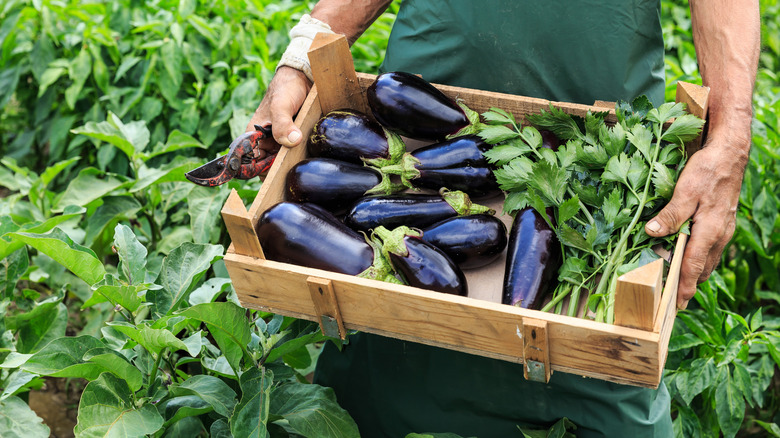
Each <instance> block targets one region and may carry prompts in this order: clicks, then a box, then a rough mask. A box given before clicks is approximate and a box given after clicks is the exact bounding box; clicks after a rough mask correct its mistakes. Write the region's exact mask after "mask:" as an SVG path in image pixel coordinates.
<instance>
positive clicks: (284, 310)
mask: <svg viewBox="0 0 780 438" xmlns="http://www.w3.org/2000/svg"><path fill="white" fill-rule="evenodd" d="M225 263H226V265H227V268H228V271H229V273H230V278H231V279H232V280H233V287H234V288H235V289H236V292H237V294H238V295H239V296H240V297H241V302H242V305H244V306H246V307H249V308H259V309H263V310H266V311H272V312H275V313H279V314H282V315H293V316H295V317H298V318H304V319H308V320H310V321H317V318H318V315H319V314H318V313H317V310H316V309H315V307H314V304H313V302H312V300H311V295H310V293H309V287H308V283H307V281H308V278H309V277H318V278H323V279H328V280H331V281H332V282H333V287H334V290H335V293H336V296H337V297H338V299H339V303H340V305H339V309H340V312H341V315H342V319H343V321H344V326H345V327H346V328H347V329H353V330H361V331H366V332H370V333H377V334H381V335H386V336H392V337H394V338H398V339H405V340H410V341H413V342H419V343H423V344H428V345H434V346H438V347H444V348H450V349H454V350H458V351H464V352H467V353H472V354H480V355H482V356H486V357H493V358H497V359H502V360H507V361H512V362H521V361H522V358H523V357H524V356H523V343H522V340H521V339H520V337H519V336H518V334H519V333H521V330H522V329H521V327H522V325H523V321H524V318H528V317H530V318H533V319H537V320H543V321H546V322H547V324H548V326H547V337H548V342H549V346H550V348H549V351H550V363H551V367H550V368H551V369H552V370H560V371H566V372H576V373H577V374H580V375H587V376H593V377H598V378H601V379H605V380H610V381H617V382H621V383H626V384H632V385H639V386H647V387H656V386H657V385H658V383H659V381H660V380H659V377H658V376H657V373H656V370H657V369H658V360H659V358H658V334H657V333H652V332H646V331H642V330H636V329H631V328H626V327H620V326H615V325H609V324H602V323H597V322H594V321H590V320H583V319H579V318H570V317H566V316H561V315H556V314H550V313H544V312H539V311H535V310H527V309H520V308H517V307H513V306H506V305H503V304H497V303H490V302H486V301H481V300H475V299H473V298H468V297H459V296H452V295H446V294H440V293H436V292H431V291H427V290H423V289H418V288H413V287H410V286H403V285H395V284H389V283H382V282H379V281H375V280H367V279H362V278H357V277H352V276H349V275H343V274H337V273H333V272H327V271H321V270H318V269H309V268H303V267H298V266H293V265H289V264H284V263H277V262H273V261H269V260H258V259H252V258H249V257H246V256H242V255H240V254H227V255H226V256H225Z"/></svg>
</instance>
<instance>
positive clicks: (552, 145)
mask: <svg viewBox="0 0 780 438" xmlns="http://www.w3.org/2000/svg"><path fill="white" fill-rule="evenodd" d="M539 133H540V134H542V147H543V148H547V149H552V150H553V151H554V152H557V151H558V147H559V146H560V145H561V139H560V138H558V137H557V136H556V135H555V134H553V132H552V131H548V130H546V129H542V130H541V131H539Z"/></svg>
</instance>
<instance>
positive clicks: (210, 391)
mask: <svg viewBox="0 0 780 438" xmlns="http://www.w3.org/2000/svg"><path fill="white" fill-rule="evenodd" d="M169 390H170V392H171V394H173V395H174V396H177V397H178V396H191V395H194V396H197V397H199V398H200V399H202V400H204V401H205V402H206V403H208V404H209V405H210V406H211V407H212V408H213V409H214V412H216V413H217V414H219V415H221V416H223V417H230V415H231V414H232V413H233V409H234V408H235V406H236V392H235V391H234V390H233V389H231V388H230V386H228V384H227V383H225V382H223V381H222V380H221V379H219V378H218V377H214V376H208V375H205V374H199V375H195V376H192V377H190V378H189V379H187V380H185V381H184V382H182V383H180V384H178V385H175V386H171V387H170V388H169Z"/></svg>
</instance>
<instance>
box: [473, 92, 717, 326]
mask: <svg viewBox="0 0 780 438" xmlns="http://www.w3.org/2000/svg"><path fill="white" fill-rule="evenodd" d="M606 116H607V113H606V112H602V113H590V112H589V113H588V114H587V116H586V117H585V118H577V117H575V116H571V115H569V114H566V113H565V112H563V111H562V110H558V109H555V108H554V107H553V106H552V105H551V106H550V110H549V111H542V112H541V113H540V114H534V115H528V116H526V118H525V120H526V122H528V123H530V124H531V126H527V127H525V128H522V129H521V128H520V126H519V125H518V123H517V121H516V120H515V118H514V117H513V116H512V115H511V114H509V113H507V112H506V111H503V110H500V109H495V108H494V109H491V110H490V111H488V112H486V113H484V114H483V117H484V118H485V120H486V123H487V124H488V125H490V126H488V127H487V128H485V129H483V130H482V131H480V133H479V135H480V136H481V137H482V138H483V139H484V140H485V141H486V142H487V143H491V144H495V145H496V146H495V147H494V148H493V149H492V150H490V151H488V152H486V153H485V155H486V156H487V158H488V160H490V161H491V162H493V163H495V164H496V165H498V166H500V168H499V169H497V170H496V171H495V172H494V173H495V175H496V179H497V180H498V183H499V185H500V186H501V188H502V189H503V190H505V191H506V192H507V193H508V194H507V198H506V201H505V203H504V210H505V211H506V212H510V213H511V212H515V211H518V210H522V209H523V208H525V207H527V206H531V207H533V208H534V209H535V210H536V211H537V212H538V213H539V214H540V215H541V216H542V217H543V218H544V220H545V221H546V222H547V224H548V225H550V227H551V228H552V229H553V230H554V231H555V234H556V236H557V237H558V240H559V241H560V242H561V244H562V245H563V249H564V251H563V263H562V266H561V269H560V270H559V272H558V280H559V284H558V286H557V287H556V289H555V292H554V293H553V299H552V301H551V302H550V303H549V304H548V305H546V306H545V308H544V309H543V310H549V309H550V308H552V307H554V306H556V305H557V304H558V302H560V301H561V300H562V299H563V298H565V297H569V300H570V302H573V303H577V302H578V300H579V294H580V291H581V290H587V291H589V292H588V293H589V294H590V295H589V297H588V307H589V309H590V310H591V311H594V312H595V318H596V320H598V321H606V322H609V323H612V322H613V321H614V290H615V284H616V282H617V277H618V276H620V275H622V274H623V273H625V272H628V271H629V270H631V269H633V268H636V267H638V266H641V265H642V264H644V263H647V262H649V261H652V260H653V259H655V258H657V257H658V256H656V255H655V254H654V253H653V251H652V250H651V248H652V247H653V246H654V245H656V244H658V243H665V244H666V245H667V246H671V245H670V244H671V241H673V240H674V239H675V237H676V236H671V237H666V238H651V237H650V236H648V235H647V234H646V233H645V232H644V225H645V222H646V221H647V220H648V219H650V218H652V216H653V214H654V213H655V212H657V211H658V209H660V207H661V206H662V204H663V203H665V202H666V201H667V200H668V199H670V198H671V196H672V193H673V191H674V184H675V181H676V180H677V177H678V175H679V173H680V172H681V170H682V166H683V165H684V163H685V160H686V157H685V149H684V148H683V144H684V143H685V142H688V141H690V140H693V139H694V138H696V136H697V135H698V134H699V132H700V131H701V127H702V125H703V124H704V121H703V120H701V119H699V118H697V117H695V116H693V115H690V114H686V113H685V110H684V108H683V105H682V104H679V103H676V104H675V103H665V104H663V105H661V106H659V107H658V108H653V106H652V104H651V103H650V101H649V100H648V99H647V98H645V97H644V96H642V97H639V98H637V99H635V100H634V101H633V102H631V103H630V104H629V103H626V102H620V103H618V104H617V106H616V116H617V117H616V118H617V120H616V123H615V124H614V126H610V125H609V124H608V123H607V122H606V121H605V118H606ZM540 129H543V130H549V131H551V132H552V133H553V134H554V135H555V136H556V137H558V138H559V139H560V140H561V142H562V144H561V145H560V147H559V148H558V150H557V151H553V150H552V149H547V148H544V147H542V142H543V141H542V135H541V134H540V133H539V130H540ZM548 207H550V208H551V209H552V215H553V217H549V216H548V214H547V213H546V209H547V208H548ZM553 223H555V224H557V225H556V226H553ZM683 231H685V230H683ZM576 307H577V306H569V312H570V315H573V314H574V312H575V310H576Z"/></svg>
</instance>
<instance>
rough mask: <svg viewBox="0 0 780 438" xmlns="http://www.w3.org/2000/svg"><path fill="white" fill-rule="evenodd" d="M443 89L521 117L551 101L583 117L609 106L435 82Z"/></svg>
mask: <svg viewBox="0 0 780 438" xmlns="http://www.w3.org/2000/svg"><path fill="white" fill-rule="evenodd" d="M357 77H358V80H359V81H360V87H361V88H362V89H363V90H364V91H365V90H366V89H367V88H368V86H369V85H371V83H373V82H374V79H375V78H376V76H374V75H370V74H365V73H358V74H357ZM433 85H434V86H436V88H438V89H439V90H441V91H442V93H444V95H445V96H447V97H449V98H450V99H462V100H463V101H464V102H466V104H467V105H468V107H469V108H471V109H472V110H474V111H477V112H478V113H483V112H485V111H487V110H489V109H490V108H492V107H496V108H501V109H503V110H506V111H509V112H510V113H512V114H514V116H515V117H516V118H517V119H518V120H522V119H523V117H524V116H525V115H526V114H536V113H538V112H539V111H540V110H549V109H550V104H552V105H553V106H555V107H556V108H559V109H561V110H563V111H564V112H566V113H568V114H573V115H576V116H580V117H585V116H586V115H587V114H588V111H591V112H601V111H605V110H606V108H603V107H600V106H594V105H583V104H578V103H568V102H556V101H552V100H547V99H539V98H535V97H525V96H516V95H513V94H506V93H496V92H493V91H483V90H474V89H470V88H462V87H453V86H450V85H442V84H433ZM605 120H606V121H607V122H608V123H613V124H614V123H615V121H616V120H617V119H616V117H615V108H614V106H613V107H612V108H611V109H609V114H608V115H607V117H606V118H605Z"/></svg>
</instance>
